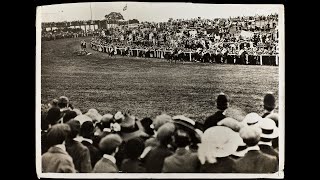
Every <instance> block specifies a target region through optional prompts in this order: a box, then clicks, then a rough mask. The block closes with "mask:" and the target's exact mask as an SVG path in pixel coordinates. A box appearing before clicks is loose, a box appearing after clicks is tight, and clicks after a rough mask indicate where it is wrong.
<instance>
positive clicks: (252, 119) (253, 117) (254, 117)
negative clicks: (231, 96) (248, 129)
mask: <svg viewBox="0 0 320 180" xmlns="http://www.w3.org/2000/svg"><path fill="white" fill-rule="evenodd" d="M260 120H262V117H261V116H259V114H257V113H249V114H247V115H246V117H244V119H243V122H244V123H246V124H247V125H248V126H252V125H256V124H257V123H258V122H259V121H260Z"/></svg>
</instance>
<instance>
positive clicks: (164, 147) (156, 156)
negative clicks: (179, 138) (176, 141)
mask: <svg viewBox="0 0 320 180" xmlns="http://www.w3.org/2000/svg"><path fill="white" fill-rule="evenodd" d="M174 131H175V126H174V124H173V123H171V122H168V123H166V124H164V125H162V126H161V127H160V128H159V129H158V131H157V140H158V141H159V145H158V146H156V147H154V148H152V149H151V150H150V151H149V152H148V153H147V155H146V156H145V157H142V158H144V160H145V165H146V166H145V167H146V170H147V172H148V173H160V172H161V171H162V167H163V163H164V159H165V158H166V157H168V156H170V155H172V154H173V152H172V151H171V150H170V149H169V147H168V145H169V144H170V143H171V141H172V138H171V137H172V135H173V133H174Z"/></svg>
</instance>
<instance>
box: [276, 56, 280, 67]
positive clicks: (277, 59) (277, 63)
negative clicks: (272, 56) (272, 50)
mask: <svg viewBox="0 0 320 180" xmlns="http://www.w3.org/2000/svg"><path fill="white" fill-rule="evenodd" d="M276 65H277V66H278V65H279V55H276Z"/></svg>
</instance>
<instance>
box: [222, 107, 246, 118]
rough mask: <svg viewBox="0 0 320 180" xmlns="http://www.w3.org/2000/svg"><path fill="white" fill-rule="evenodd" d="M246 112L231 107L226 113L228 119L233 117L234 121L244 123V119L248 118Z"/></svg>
mask: <svg viewBox="0 0 320 180" xmlns="http://www.w3.org/2000/svg"><path fill="white" fill-rule="evenodd" d="M246 114H247V113H246V112H244V111H243V110H242V109H240V108H235V107H230V108H228V109H226V111H225V116H226V117H232V118H233V119H235V120H237V121H239V122H242V121H243V119H244V117H245V116H246Z"/></svg>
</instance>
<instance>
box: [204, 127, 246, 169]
mask: <svg viewBox="0 0 320 180" xmlns="http://www.w3.org/2000/svg"><path fill="white" fill-rule="evenodd" d="M201 142H202V143H201V144H199V149H198V155H199V160H200V161H201V163H202V164H204V162H205V161H206V160H208V161H209V163H213V161H214V160H213V159H215V158H216V157H227V156H229V155H231V154H233V153H235V152H236V151H237V148H238V146H239V145H242V144H243V141H242V139H241V138H240V136H239V134H238V133H236V132H234V131H233V130H231V129H230V128H228V127H224V126H214V127H211V128H209V129H207V130H206V131H205V132H204V133H203V136H202V138H201ZM210 161H211V162H210Z"/></svg>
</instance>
